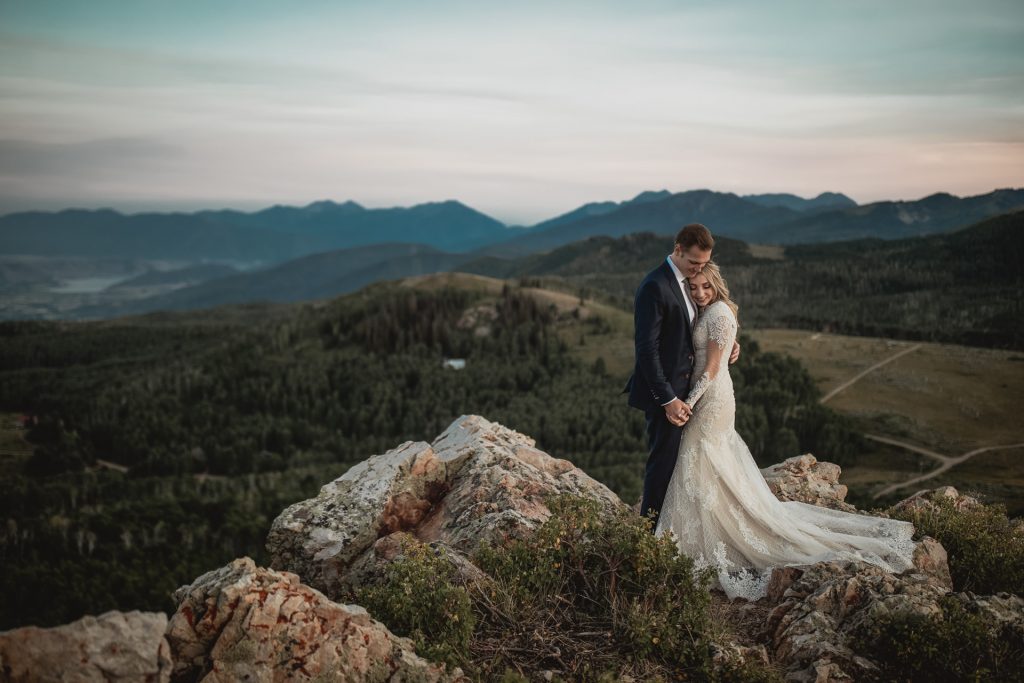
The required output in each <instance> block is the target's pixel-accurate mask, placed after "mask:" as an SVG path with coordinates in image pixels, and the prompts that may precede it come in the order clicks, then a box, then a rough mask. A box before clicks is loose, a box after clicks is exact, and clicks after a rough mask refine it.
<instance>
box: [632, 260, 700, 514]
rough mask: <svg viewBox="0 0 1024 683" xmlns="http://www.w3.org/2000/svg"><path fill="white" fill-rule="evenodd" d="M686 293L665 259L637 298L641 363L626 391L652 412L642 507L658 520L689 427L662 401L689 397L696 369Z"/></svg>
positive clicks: (635, 402)
mask: <svg viewBox="0 0 1024 683" xmlns="http://www.w3.org/2000/svg"><path fill="white" fill-rule="evenodd" d="M684 296H685V294H683V291H682V289H681V288H680V286H679V281H678V280H677V279H676V275H675V273H674V272H673V271H672V268H671V267H670V266H669V265H668V262H667V261H663V262H662V264H661V266H659V267H658V268H655V269H654V270H652V271H651V272H650V273H648V274H647V277H645V278H644V279H643V281H642V282H641V283H640V287H639V288H638V289H637V291H636V299H635V300H634V302H633V324H634V330H635V333H634V342H635V345H636V367H635V369H634V370H633V376H632V377H630V378H629V383H627V384H626V389H625V391H624V392H623V393H627V392H628V393H629V405H631V406H632V407H634V408H639V409H640V410H642V411H644V413H645V415H646V417H647V447H648V451H649V452H650V455H649V456H648V458H647V467H646V470H645V472H644V496H643V501H642V502H641V504H640V512H641V514H644V515H646V514H648V512H649V511H650V510H651V509H653V510H654V514H655V517H654V521H655V524H657V514H658V512H659V511H660V510H661V504H662V502H664V500H665V492H666V491H667V490H668V482H669V479H670V478H671V477H672V470H673V469H674V468H675V464H676V458H677V456H678V455H679V439H680V437H681V436H682V432H683V427H677V426H675V425H674V424H672V423H671V422H669V421H668V418H666V417H665V409H664V408H663V407H662V406H663V405H664V404H666V403H668V402H669V401H671V400H672V399H673V398H678V399H679V400H681V401H682V400H685V399H686V395H687V393H689V391H690V375H691V374H692V373H693V337H692V336H691V334H690V318H689V313H688V311H687V309H686V300H685V299H684V298H683V297H684Z"/></svg>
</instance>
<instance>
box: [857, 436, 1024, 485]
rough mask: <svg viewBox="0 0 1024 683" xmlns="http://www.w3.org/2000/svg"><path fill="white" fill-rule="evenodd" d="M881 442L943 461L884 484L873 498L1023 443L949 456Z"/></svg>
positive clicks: (906, 445)
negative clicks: (968, 461)
mask: <svg viewBox="0 0 1024 683" xmlns="http://www.w3.org/2000/svg"><path fill="white" fill-rule="evenodd" d="M865 436H868V438H871V436H870V435H865ZM874 440H875V441H882V439H881V438H875V439H874ZM883 443H888V444H891V445H893V446H900V447H903V448H907V450H911V451H914V452H915V453H923V454H925V455H931V456H932V457H938V458H939V459H941V460H942V461H943V463H942V464H941V465H939V466H938V467H936V468H935V469H934V470H932V471H931V472H926V473H924V474H922V475H921V476H919V477H914V478H913V479H908V480H907V481H903V482H899V483H897V484H891V485H889V486H886V487H885V488H884V489H882V490H881V491H879V492H878V493H876V494H875V496H874V497H875V500H877V499H879V498H881V497H882V496H884V495H887V494H890V493H892V492H893V491H898V490H900V489H901V488H904V487H906V486H912V485H914V484H919V483H921V482H922V481H927V480H929V479H932V478H934V477H937V476H938V475H940V474H942V473H943V472H945V471H946V470H948V469H950V468H951V467H955V466H956V465H959V464H960V463H962V462H965V461H967V460H970V459H971V458H973V457H974V456H976V455H980V454H981V453H988V452H989V451H1004V450H1009V449H1011V448H1024V443H1013V444H1008V445H1005V446H985V447H983V448H975V449H974V450H973V451H967V452H966V453H964V454H963V455H959V456H957V457H955V458H954V457H950V456H947V455H939V454H937V453H933V452H930V451H926V450H925V449H923V448H918V447H916V446H911V445H910V444H904V443H902V442H899V441H896V440H895V439H886V440H885V441H883Z"/></svg>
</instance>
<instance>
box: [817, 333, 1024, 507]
mask: <svg viewBox="0 0 1024 683" xmlns="http://www.w3.org/2000/svg"><path fill="white" fill-rule="evenodd" d="M921 346H922V344H914V345H913V346H910V347H908V348H905V349H903V350H902V351H900V352H899V353H895V354H893V355H892V356H889V357H888V358H886V359H884V360H881V361H879V362H877V363H875V364H874V365H872V366H871V367H869V368H867V369H866V370H864V371H862V372H859V373H857V374H856V375H854V376H853V378H851V379H849V380H847V381H846V382H843V383H842V384H840V385H839V386H837V387H836V388H835V389H833V390H832V391H830V392H828V393H827V394H825V396H823V397H822V399H821V401H820V403H825V402H826V401H828V400H829V399H831V398H832V397H834V396H835V395H836V394H838V393H839V392H841V391H843V390H845V389H848V388H849V387H850V386H851V385H853V384H854V383H855V382H857V381H859V380H861V379H862V378H864V377H865V376H866V375H868V374H869V373H872V372H874V371H875V370H877V369H879V368H880V367H882V366H884V365H887V364H888V363H891V362H893V361H894V360H896V359H897V358H901V357H903V356H905V355H907V354H908V353H912V352H914V351H917V350H918V349H919V348H921ZM864 437H865V438H867V439H870V440H871V441H876V442H878V443H884V444H886V445H888V446H895V447H897V448H902V449H904V450H908V451H911V452H913V453H917V454H919V455H924V456H926V457H929V458H932V459H934V460H938V461H939V466H938V467H936V468H935V469H934V470H932V471H930V472H926V473H924V474H922V475H920V476H917V477H914V478H913V479H908V480H907V481H903V482H898V483H896V484H890V485H889V486H886V487H885V488H883V489H882V490H880V491H878V492H877V493H875V495H874V498H875V499H876V500H877V499H879V498H881V497H882V496H885V495H888V494H890V493H892V492H893V491H898V490H900V489H902V488H905V487H907V486H913V485H914V484H920V483H921V482H923V481H928V480H929V479H933V478H934V477H937V476H939V475H940V474H942V473H943V472H946V471H947V470H949V469H950V468H953V467H955V466H957V465H959V464H960V463H962V462H966V461H967V460H970V459H971V458H973V457H974V456H976V455H980V454H982V453H988V452H991V451H1002V450H1008V449H1011V448H1024V443H1014V444H1007V445H1005V446H985V447H983V448H975V449H974V450H972V451H967V452H966V453H962V454H960V455H957V456H952V455H943V454H942V453H937V452H936V451H933V450H930V449H928V448H923V447H921V446H915V445H914V444H911V443H907V442H906V441H899V440H898V439H893V438H890V437H887V436H879V435H877V434H865V435H864Z"/></svg>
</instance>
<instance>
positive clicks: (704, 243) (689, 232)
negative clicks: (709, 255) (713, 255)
mask: <svg viewBox="0 0 1024 683" xmlns="http://www.w3.org/2000/svg"><path fill="white" fill-rule="evenodd" d="M676 244H678V245H679V246H680V247H682V248H683V251H686V250H687V249H689V248H690V247H692V246H694V245H696V246H697V248H698V249H700V250H701V251H711V250H712V249H714V248H715V238H714V237H712V236H711V231H710V230H708V229H707V228H706V227H704V226H703V225H701V224H700V223H690V224H689V225H686V226H683V229H682V230H680V231H679V234H678V235H676Z"/></svg>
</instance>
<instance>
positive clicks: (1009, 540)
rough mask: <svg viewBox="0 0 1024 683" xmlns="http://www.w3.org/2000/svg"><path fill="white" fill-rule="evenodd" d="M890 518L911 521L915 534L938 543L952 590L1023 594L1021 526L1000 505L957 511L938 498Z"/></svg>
mask: <svg viewBox="0 0 1024 683" xmlns="http://www.w3.org/2000/svg"><path fill="white" fill-rule="evenodd" d="M893 516H894V517H897V518H899V519H905V520H907V521H909V522H913V523H914V527H915V529H916V532H917V534H918V536H921V535H927V536H931V537H932V538H935V539H936V540H938V541H939V542H940V543H941V544H942V546H943V547H944V548H945V549H946V552H947V553H948V555H949V571H950V574H952V576H953V586H954V588H955V589H956V590H958V591H968V590H969V591H974V592H975V593H982V594H990V593H999V592H1002V591H1006V592H1009V593H1016V594H1018V595H1024V528H1022V526H1021V524H1020V522H1019V521H1018V520H1011V519H1010V518H1008V517H1007V516H1006V508H1005V507H1003V506H1002V505H982V506H979V507H977V508H968V509H963V510H958V509H956V507H955V501H954V500H952V499H948V498H944V499H940V500H937V501H934V502H933V506H931V507H929V508H927V509H916V510H902V511H899V512H896V513H894V514H893Z"/></svg>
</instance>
